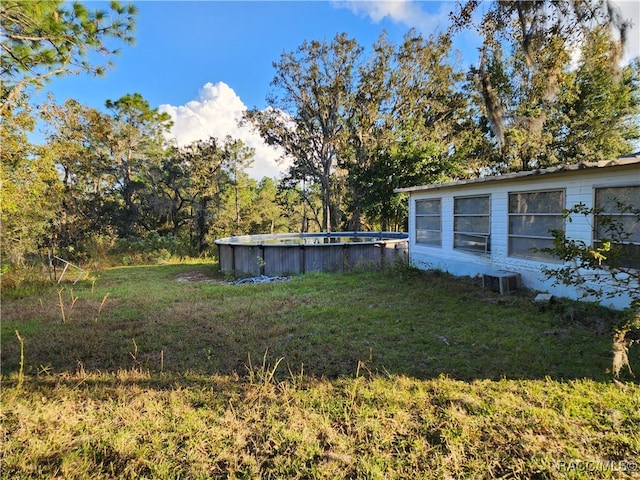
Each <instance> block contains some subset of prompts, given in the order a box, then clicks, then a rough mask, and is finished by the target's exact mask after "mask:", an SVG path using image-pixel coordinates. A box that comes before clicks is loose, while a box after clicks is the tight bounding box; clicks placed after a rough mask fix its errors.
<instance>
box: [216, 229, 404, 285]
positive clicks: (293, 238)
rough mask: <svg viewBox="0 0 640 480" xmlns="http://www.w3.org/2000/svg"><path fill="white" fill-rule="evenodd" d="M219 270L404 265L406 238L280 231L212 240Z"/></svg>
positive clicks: (278, 272) (241, 271)
mask: <svg viewBox="0 0 640 480" xmlns="http://www.w3.org/2000/svg"><path fill="white" fill-rule="evenodd" d="M215 243H216V245H217V246H218V254H219V259H220V270H221V271H223V272H228V273H231V274H235V275H269V276H274V275H295V274H299V273H305V272H312V271H321V272H345V271H351V270H353V269H358V268H362V269H376V268H380V267H382V266H385V265H392V264H394V263H397V262H406V261H407V251H408V247H409V236H408V235H407V234H406V233H396V232H333V233H282V234H274V235H241V236H236V237H227V238H220V239H218V240H216V242H215Z"/></svg>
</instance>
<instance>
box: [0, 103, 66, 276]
mask: <svg viewBox="0 0 640 480" xmlns="http://www.w3.org/2000/svg"><path fill="white" fill-rule="evenodd" d="M32 128H33V118H32V117H31V115H30V112H29V111H28V110H14V111H8V112H4V113H3V114H2V121H1V122H0V144H1V145H2V148H0V184H1V185H2V195H0V212H2V219H1V221H0V251H1V261H2V262H3V263H4V262H9V263H12V264H22V263H23V262H24V258H25V256H27V255H29V254H33V253H35V252H37V251H38V247H39V241H40V239H41V237H42V236H43V235H44V234H45V233H47V232H48V230H49V226H50V224H51V222H53V221H54V219H55V217H56V212H57V211H58V208H59V205H60V203H59V202H60V200H61V194H62V185H61V184H60V182H59V179H58V172H57V171H56V167H55V163H54V162H53V161H52V159H51V158H50V157H47V156H46V155H39V154H38V153H39V152H38V151H37V149H36V147H34V146H33V145H31V144H30V142H29V141H28V138H27V132H29V131H31V130H32Z"/></svg>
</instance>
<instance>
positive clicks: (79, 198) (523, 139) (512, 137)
mask: <svg viewBox="0 0 640 480" xmlns="http://www.w3.org/2000/svg"><path fill="white" fill-rule="evenodd" d="M481 3H482V2H479V1H475V0H472V1H467V2H465V3H462V4H460V5H459V6H458V7H457V10H456V11H454V12H452V14H451V24H450V28H449V29H448V30H447V31H446V32H444V33H439V34H434V35H430V36H428V37H425V36H424V35H423V34H421V33H419V32H417V31H415V30H410V31H408V32H407V33H406V35H405V36H404V38H403V39H402V40H401V41H400V42H399V43H397V44H396V43H394V42H392V41H391V40H390V39H389V38H388V37H387V36H386V35H385V34H384V33H382V34H381V35H380V37H379V38H378V39H377V41H375V42H374V43H373V44H372V45H370V46H363V45H361V44H359V43H358V41H357V40H356V39H354V38H351V37H350V36H349V35H348V34H345V33H341V34H337V35H336V36H335V37H334V38H332V39H329V40H309V41H305V42H303V44H301V45H300V46H299V47H298V48H297V49H295V50H293V51H290V52H285V53H283V54H282V55H281V56H280V58H279V59H277V60H276V61H275V62H274V63H273V68H274V78H273V81H272V83H271V90H270V93H269V96H268V98H267V101H268V104H269V105H270V107H269V108H267V109H265V110H250V111H248V112H247V113H246V115H245V117H244V118H243V122H244V123H245V124H247V125H251V126H252V127H254V128H255V129H256V130H257V131H258V132H259V133H260V135H261V136H262V138H263V139H264V140H265V142H266V143H268V144H270V145H274V146H278V147H280V149H281V151H282V152H283V156H286V157H287V158H288V159H289V160H290V162H291V167H290V168H288V170H287V172H286V174H285V175H284V176H283V177H282V178H281V179H273V178H263V179H262V180H260V181H256V180H253V179H251V178H249V176H248V174H247V168H248V167H249V166H250V165H251V162H252V159H253V155H254V152H253V151H252V149H250V148H248V147H247V146H246V145H244V144H243V143H242V141H240V140H239V139H234V138H230V137H227V138H223V139H220V138H213V137H212V138H208V139H201V140H198V141H196V142H194V143H192V144H191V145H187V146H185V147H178V146H176V145H175V143H174V142H172V141H171V140H170V139H168V135H167V134H168V132H169V129H170V127H171V123H170V119H169V117H168V116H167V115H166V114H162V113H159V112H158V110H157V109H154V108H152V107H151V106H150V105H149V103H148V102H147V101H146V100H145V99H144V98H143V97H142V96H141V95H140V94H138V93H131V94H128V95H125V96H123V97H122V98H120V99H115V100H106V101H105V109H104V110H97V109H95V108H91V107H88V106H85V105H81V104H80V103H79V102H77V101H75V100H72V99H71V100H67V101H66V102H64V103H63V104H58V103H56V102H55V100H54V99H51V100H50V101H48V102H45V103H44V104H41V105H32V104H31V103H30V101H29V100H30V94H31V92H32V91H33V88H35V87H39V86H42V85H43V84H44V83H46V82H48V81H53V80H52V79H54V77H55V76H57V75H61V74H69V73H90V74H101V73H103V70H104V69H105V66H98V65H95V64H92V63H91V62H90V61H89V59H90V58H93V57H90V53H91V51H97V52H100V53H101V54H103V55H104V56H106V58H111V57H112V56H113V54H115V53H116V52H115V50H110V49H108V48H107V45H108V44H111V42H113V41H123V42H125V43H126V42H130V41H131V40H132V38H133V37H132V32H133V29H134V26H135V17H136V15H137V12H136V10H135V8H134V7H132V6H122V5H120V4H119V3H117V2H114V3H112V5H111V12H109V14H107V12H103V11H100V10H89V9H87V8H86V7H84V6H83V5H82V4H80V3H74V4H66V3H63V2H60V1H57V0H55V1H48V2H16V1H14V2H11V1H7V2H3V3H2V4H1V5H0V19H1V20H2V25H3V30H2V66H1V68H2V78H3V83H2V90H1V91H0V93H1V99H0V100H1V103H0V115H2V125H1V127H0V135H1V137H0V140H1V141H2V149H1V157H2V158H1V160H2V163H1V168H2V170H1V172H0V173H1V175H2V185H3V187H2V190H3V192H2V200H1V202H2V203H1V206H2V226H1V229H2V256H3V262H10V263H20V262H21V261H23V260H24V258H25V257H27V256H28V255H30V254H33V253H37V252H39V251H40V252H42V251H43V250H50V251H55V252H65V254H66V255H67V256H70V257H71V258H74V257H76V258H80V259H84V260H86V259H89V258H95V257H96V256H99V255H100V254H101V252H103V251H104V252H108V251H120V252H124V253H126V252H129V253H132V252H136V253H138V254H139V252H140V251H144V250H145V249H146V250H149V251H158V250H162V251H165V252H167V254H178V255H207V254H211V253H212V248H213V245H212V240H213V239H214V238H216V237H219V236H227V235H234V234H250V233H270V232H282V231H299V232H304V231H319V230H323V231H334V230H345V229H346V230H360V229H367V230H403V229H404V228H406V222H407V210H406V209H407V206H406V202H405V201H404V198H403V197H402V196H400V195H396V194H394V189H395V188H397V187H403V186H409V185H417V184H428V183H436V182H442V181H451V180H456V179H461V178H471V177H477V176H480V175H486V174H500V173H504V172H508V171H514V170H528V169H535V168H542V167H547V166H552V165H556V164H558V163H578V162H581V161H594V160H601V159H612V158H616V157H618V156H620V155H624V154H627V153H630V152H631V151H632V150H633V148H634V143H633V142H634V141H637V140H638V139H639V138H640V126H639V124H638V113H640V111H639V108H640V107H639V105H640V62H639V61H638V59H635V60H633V61H632V62H631V63H629V64H626V65H623V64H622V63H621V55H622V52H623V47H624V41H625V38H626V32H627V31H628V28H629V25H628V23H627V22H626V21H625V20H624V19H623V18H622V17H621V16H620V15H619V13H618V12H617V10H616V9H615V8H614V7H613V6H612V5H611V4H610V3H609V2H607V1H605V0H592V1H589V2H578V1H574V0H563V1H553V2H552V1H538V2H530V1H514V2H497V3H489V4H486V5H484V7H483V8H484V14H483V15H478V12H479V11H480V10H479V6H480V4H481ZM462 30H472V31H476V32H477V33H478V34H479V35H480V36H481V38H482V39H483V43H482V46H481V48H480V51H479V57H478V61H477V63H476V64H475V65H472V66H470V67H467V68H465V67H464V66H462V65H461V63H460V61H458V60H457V59H456V54H455V52H454V51H453V48H452V38H453V36H454V35H456V34H457V33H459V32H460V31H462ZM107 66H108V65H107ZM36 118H38V119H41V120H43V121H45V122H46V123H47V125H48V132H47V135H46V142H45V144H44V145H32V144H30V142H29V140H28V138H29V133H30V131H31V130H32V129H33V128H34V125H35V121H36ZM118 249H119V250H118Z"/></svg>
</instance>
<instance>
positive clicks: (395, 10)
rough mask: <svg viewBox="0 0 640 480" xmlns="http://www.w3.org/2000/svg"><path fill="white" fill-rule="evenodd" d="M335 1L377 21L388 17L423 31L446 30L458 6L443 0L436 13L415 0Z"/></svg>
mask: <svg viewBox="0 0 640 480" xmlns="http://www.w3.org/2000/svg"><path fill="white" fill-rule="evenodd" d="M333 3H334V5H335V6H337V7H341V8H347V9H349V10H351V11H352V12H353V13H355V14H357V15H365V16H368V17H369V18H371V20H373V21H374V22H376V23H378V22H381V21H382V20H383V19H385V18H388V19H389V20H391V21H393V22H395V23H400V24H404V25H406V26H408V27H414V28H416V29H418V30H419V31H421V32H423V33H431V32H435V31H442V30H445V29H446V28H447V25H448V23H449V12H450V11H451V10H452V9H454V8H455V6H456V4H455V3H453V2H442V3H441V4H440V8H439V10H438V11H437V12H436V13H427V12H425V11H424V10H423V9H422V8H421V6H420V4H419V3H417V2H414V1H413V0H392V1H389V0H386V1H384V0H383V1H378V0H369V1H362V0H336V1H334V2H333Z"/></svg>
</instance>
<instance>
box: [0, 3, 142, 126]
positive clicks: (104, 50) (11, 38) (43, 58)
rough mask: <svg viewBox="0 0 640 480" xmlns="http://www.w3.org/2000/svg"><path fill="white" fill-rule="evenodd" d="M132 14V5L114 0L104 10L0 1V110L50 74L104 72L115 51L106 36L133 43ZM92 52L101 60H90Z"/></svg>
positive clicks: (49, 78) (134, 8)
mask: <svg viewBox="0 0 640 480" xmlns="http://www.w3.org/2000/svg"><path fill="white" fill-rule="evenodd" d="M136 15H137V9H136V7H135V6H134V5H132V4H129V5H126V6H125V5H121V4H120V3H119V2H117V1H113V2H111V4H110V7H109V11H105V10H99V9H96V10H90V9H88V8H87V7H86V6H85V5H83V4H82V3H80V2H73V3H66V2H63V1H61V0H46V1H38V2H29V1H13V0H7V1H3V2H2V3H1V4H0V21H1V23H2V30H1V32H0V40H1V42H2V53H1V56H0V65H2V67H1V69H0V73H1V74H2V80H3V81H2V87H1V95H0V113H4V112H5V111H6V110H7V109H8V108H10V107H11V106H12V105H14V104H15V103H16V102H17V101H19V100H20V96H21V94H22V93H23V92H24V91H25V90H26V89H27V88H28V87H34V86H35V87H41V86H42V85H43V84H44V83H45V82H47V81H50V80H51V79H52V78H53V77H55V76H60V75H65V74H78V73H81V72H82V73H90V74H95V75H102V74H104V72H105V71H106V69H107V68H108V67H110V60H109V59H110V58H111V57H113V56H114V55H116V54H117V53H118V51H117V50H116V49H114V48H113V47H112V46H111V42H112V41H113V40H118V41H122V42H124V43H128V44H131V43H133V36H132V32H133V29H134V27H135V17H136ZM92 52H95V53H97V54H99V55H100V56H101V57H102V58H105V59H108V60H107V63H106V64H104V65H103V64H97V65H96V64H94V63H92V62H93V61H94V60H95V57H94V56H91V58H90V53H92Z"/></svg>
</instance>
